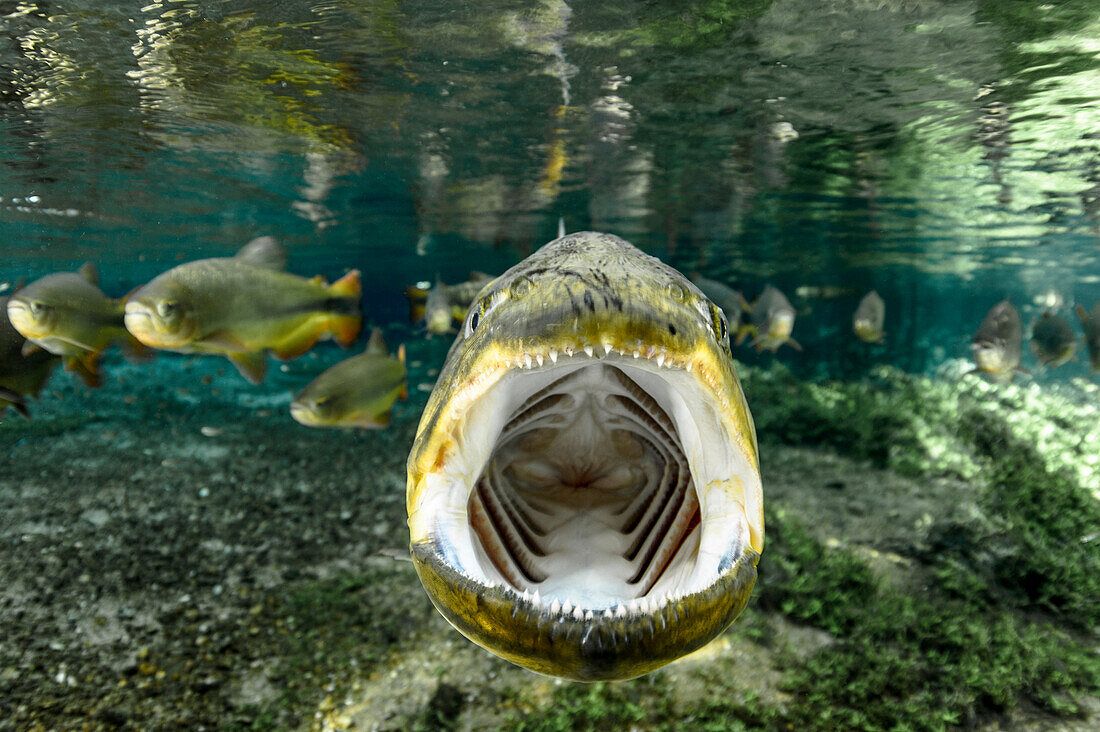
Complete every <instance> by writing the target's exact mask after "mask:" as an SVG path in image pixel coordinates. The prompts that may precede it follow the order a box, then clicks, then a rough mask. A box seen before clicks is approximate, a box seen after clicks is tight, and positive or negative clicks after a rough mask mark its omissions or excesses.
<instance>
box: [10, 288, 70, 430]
mask: <svg viewBox="0 0 1100 732" xmlns="http://www.w3.org/2000/svg"><path fill="white" fill-rule="evenodd" d="M9 299H10V298H7V297H0V416H3V414H4V410H5V409H7V408H8V407H12V408H13V409H15V411H17V412H19V413H20V414H21V415H23V416H24V417H30V411H29V410H28V409H27V402H26V397H27V396H38V392H39V391H41V390H42V387H43V386H45V384H46V382H47V381H49V379H50V372H51V371H53V368H54V366H56V365H57V362H58V360H59V358H58V357H57V356H55V355H54V354H52V353H50V352H49V351H46V350H43V349H41V348H37V349H34V351H33V352H32V353H29V354H26V355H24V353H23V345H24V344H25V343H26V342H27V339H26V338H24V337H23V336H22V335H20V333H19V331H17V330H16V329H15V327H14V326H12V324H11V322H10V321H9V320H8V318H7V316H6V315H4V313H5V312H7V306H8V300H9Z"/></svg>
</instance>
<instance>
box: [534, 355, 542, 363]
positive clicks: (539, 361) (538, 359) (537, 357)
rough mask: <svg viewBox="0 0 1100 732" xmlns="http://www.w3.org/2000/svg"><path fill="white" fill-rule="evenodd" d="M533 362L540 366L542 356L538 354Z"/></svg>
mask: <svg viewBox="0 0 1100 732" xmlns="http://www.w3.org/2000/svg"><path fill="white" fill-rule="evenodd" d="M535 360H536V361H537V362H538V364H539V366H542V354H541V353H540V354H538V355H537V356H535Z"/></svg>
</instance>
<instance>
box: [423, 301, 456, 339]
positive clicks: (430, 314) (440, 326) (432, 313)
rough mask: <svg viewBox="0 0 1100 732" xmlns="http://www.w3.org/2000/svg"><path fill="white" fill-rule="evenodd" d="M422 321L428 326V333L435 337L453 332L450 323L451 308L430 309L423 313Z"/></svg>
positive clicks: (451, 319)
mask: <svg viewBox="0 0 1100 732" xmlns="http://www.w3.org/2000/svg"><path fill="white" fill-rule="evenodd" d="M424 319H425V321H426V322H427V324H428V332H429V333H434V334H436V335H443V334H445V333H452V332H454V330H453V329H452V328H451V322H452V321H453V317H452V315H451V308H450V306H448V305H445V306H444V307H440V308H431V309H428V310H426V311H425V314H424Z"/></svg>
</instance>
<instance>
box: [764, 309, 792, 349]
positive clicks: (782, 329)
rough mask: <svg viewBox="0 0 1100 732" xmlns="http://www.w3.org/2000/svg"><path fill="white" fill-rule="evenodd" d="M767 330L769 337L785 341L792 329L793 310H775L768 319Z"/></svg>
mask: <svg viewBox="0 0 1100 732" xmlns="http://www.w3.org/2000/svg"><path fill="white" fill-rule="evenodd" d="M767 330H768V338H769V339H774V340H780V341H785V340H787V339H788V338H790V337H791V331H793V330H794V311H793V310H787V309H782V310H777V311H776V312H775V313H773V314H772V316H771V317H770V318H769V319H768V329H767Z"/></svg>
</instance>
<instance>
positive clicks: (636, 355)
mask: <svg viewBox="0 0 1100 732" xmlns="http://www.w3.org/2000/svg"><path fill="white" fill-rule="evenodd" d="M641 355H642V354H641V353H640V352H638V351H637V350H635V351H634V358H638V357H639V356H641Z"/></svg>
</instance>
